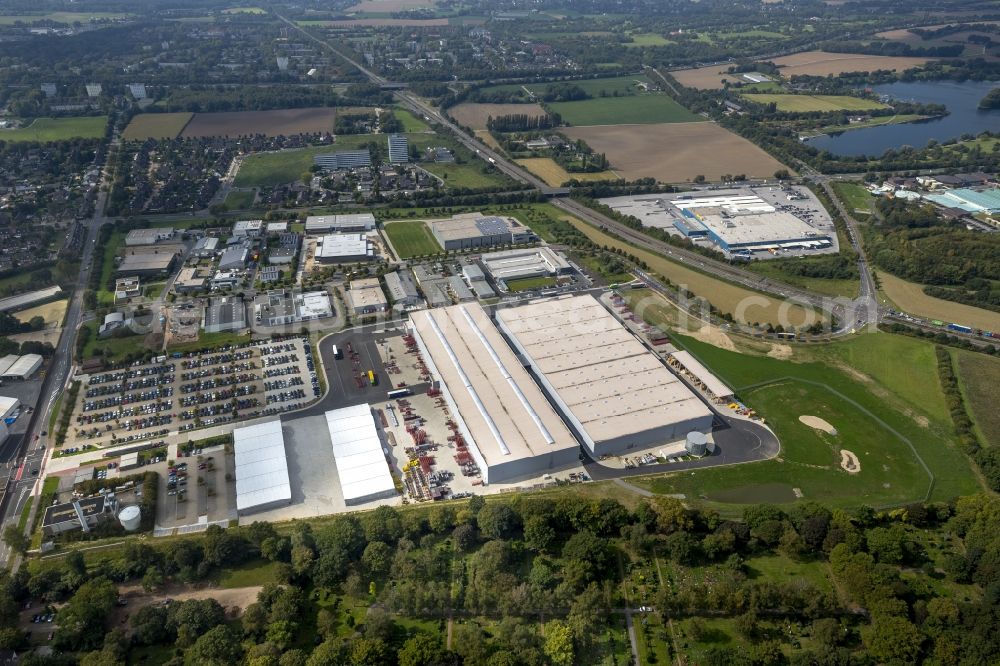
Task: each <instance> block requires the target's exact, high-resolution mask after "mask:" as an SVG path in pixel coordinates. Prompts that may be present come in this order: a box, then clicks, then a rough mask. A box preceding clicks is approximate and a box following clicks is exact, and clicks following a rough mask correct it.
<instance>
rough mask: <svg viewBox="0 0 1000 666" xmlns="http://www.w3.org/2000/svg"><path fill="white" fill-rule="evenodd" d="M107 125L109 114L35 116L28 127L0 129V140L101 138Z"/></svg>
mask: <svg viewBox="0 0 1000 666" xmlns="http://www.w3.org/2000/svg"><path fill="white" fill-rule="evenodd" d="M107 126H108V117H107V116H78V117H73V118H35V119H34V120H33V121H32V122H31V124H30V125H28V126H27V127H18V128H17V129H0V141H12V142H20V141H37V142H39V143H46V142H51V141H68V140H70V139H101V138H103V137H104V132H105V130H106V128H107Z"/></svg>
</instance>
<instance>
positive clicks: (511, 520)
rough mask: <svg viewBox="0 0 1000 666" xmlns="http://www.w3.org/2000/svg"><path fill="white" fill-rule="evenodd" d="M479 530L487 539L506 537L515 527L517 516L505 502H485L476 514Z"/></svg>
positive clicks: (508, 536)
mask: <svg viewBox="0 0 1000 666" xmlns="http://www.w3.org/2000/svg"><path fill="white" fill-rule="evenodd" d="M476 523H477V524H478V525H479V531H480V532H482V534H483V536H485V537H486V538H487V539H507V538H510V536H511V533H512V532H513V531H514V530H515V529H516V528H517V523H518V516H517V514H516V513H514V510H513V509H511V508H510V506H508V505H507V504H500V503H498V502H493V503H491V504H487V505H486V506H484V507H483V508H482V510H481V511H480V512H479V515H477V516H476Z"/></svg>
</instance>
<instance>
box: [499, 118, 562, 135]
mask: <svg viewBox="0 0 1000 666" xmlns="http://www.w3.org/2000/svg"><path fill="white" fill-rule="evenodd" d="M560 125H562V118H561V117H560V116H559V114H557V113H546V114H544V115H541V116H535V115H528V114H526V113H510V114H506V115H503V116H497V117H496V118H494V117H493V116H490V117H489V118H488V119H487V120H486V129H488V130H489V131H491V132H533V131H538V130H547V129H552V128H554V127H559V126H560Z"/></svg>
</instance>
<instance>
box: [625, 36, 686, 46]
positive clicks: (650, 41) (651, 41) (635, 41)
mask: <svg viewBox="0 0 1000 666" xmlns="http://www.w3.org/2000/svg"><path fill="white" fill-rule="evenodd" d="M631 39H632V41H631V42H628V43H627V44H625V48H629V49H631V48H639V47H642V46H669V45H670V44H674V43H675V42H674V41H673V40H670V39H667V38H666V37H664V36H663V35H657V34H653V33H650V32H643V33H638V34H635V35H631Z"/></svg>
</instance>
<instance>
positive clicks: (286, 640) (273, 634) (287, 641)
mask: <svg viewBox="0 0 1000 666" xmlns="http://www.w3.org/2000/svg"><path fill="white" fill-rule="evenodd" d="M295 629H296V625H295V623H294V622H291V621H289V620H278V621H277V622H272V623H271V626H269V627H268V628H267V635H266V640H267V642H269V643H272V644H274V645H275V646H276V647H277V648H278V650H285V649H287V648H288V646H289V645H291V644H292V640H293V639H294V638H295Z"/></svg>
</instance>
